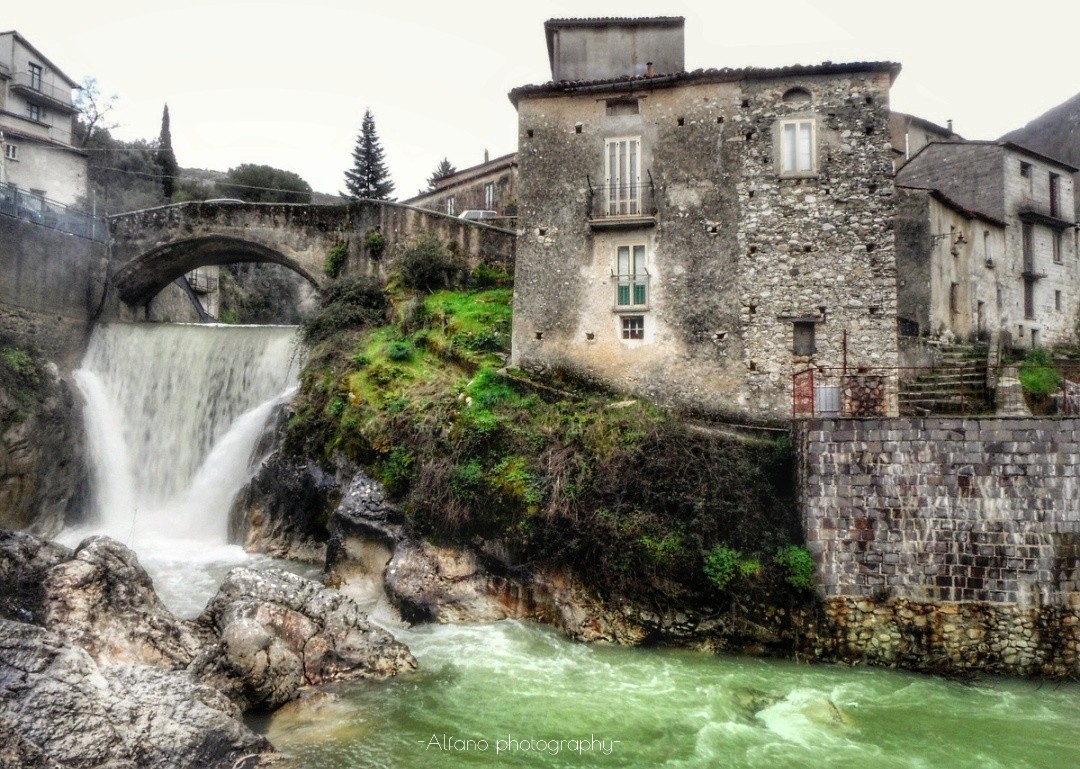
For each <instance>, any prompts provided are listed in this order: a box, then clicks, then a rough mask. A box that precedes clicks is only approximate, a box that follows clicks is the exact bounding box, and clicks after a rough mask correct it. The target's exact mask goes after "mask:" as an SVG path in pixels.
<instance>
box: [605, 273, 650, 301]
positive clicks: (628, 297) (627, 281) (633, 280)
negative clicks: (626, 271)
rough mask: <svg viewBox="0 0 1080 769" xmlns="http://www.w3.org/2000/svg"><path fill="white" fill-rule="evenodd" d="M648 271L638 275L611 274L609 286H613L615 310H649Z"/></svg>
mask: <svg viewBox="0 0 1080 769" xmlns="http://www.w3.org/2000/svg"><path fill="white" fill-rule="evenodd" d="M651 277H652V276H651V275H649V272H648V270H646V271H645V272H644V273H643V274H638V275H619V274H617V273H614V272H613V273H611V285H612V286H614V294H615V297H614V299H615V307H614V309H615V310H647V309H648V308H649V279H650V278H651Z"/></svg>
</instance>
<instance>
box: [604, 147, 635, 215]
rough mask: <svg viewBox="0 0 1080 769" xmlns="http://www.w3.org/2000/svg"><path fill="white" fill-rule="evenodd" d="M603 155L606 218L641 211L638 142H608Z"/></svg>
mask: <svg viewBox="0 0 1080 769" xmlns="http://www.w3.org/2000/svg"><path fill="white" fill-rule="evenodd" d="M604 149H605V153H604V189H605V201H606V203H607V215H608V216H634V215H636V214H638V213H640V211H641V139H639V138H636V137H633V138H620V139H608V140H607V143H606V144H605V147H604Z"/></svg>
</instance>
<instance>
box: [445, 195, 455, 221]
mask: <svg viewBox="0 0 1080 769" xmlns="http://www.w3.org/2000/svg"><path fill="white" fill-rule="evenodd" d="M446 214H447V216H455V215H456V214H457V199H456V196H454V195H451V196H450V197H448V198H447V199H446Z"/></svg>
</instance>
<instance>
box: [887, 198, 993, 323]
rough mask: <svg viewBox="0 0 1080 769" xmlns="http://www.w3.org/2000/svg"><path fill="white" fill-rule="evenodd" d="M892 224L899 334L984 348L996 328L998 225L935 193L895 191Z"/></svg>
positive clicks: (985, 216)
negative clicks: (976, 342)
mask: <svg viewBox="0 0 1080 769" xmlns="http://www.w3.org/2000/svg"><path fill="white" fill-rule="evenodd" d="M896 220H897V224H896V271H897V275H898V278H899V280H898V282H897V292H896V293H897V321H898V324H899V326H898V328H899V331H900V334H901V335H902V336H907V337H915V336H931V337H936V338H941V337H944V336H952V337H954V338H956V339H958V340H980V341H988V340H989V339H990V337H991V335H992V332H993V331H994V330H996V329H1001V328H1003V327H1004V325H1003V320H1002V313H1003V310H1004V305H1005V302H1004V301H1002V302H1001V303H1000V304H999V302H998V297H999V296H1000V297H1002V299H1003V300H1004V297H1005V296H1006V293H1007V287H1006V286H1003V285H1002V284H1001V278H1002V276H1003V273H1004V271H1003V270H999V269H997V268H998V266H999V263H1000V262H1001V260H1002V258H1003V257H1004V255H1005V243H1006V240H1005V223H1004V222H1003V221H1001V220H1000V219H995V218H993V217H991V216H988V215H987V214H983V213H980V212H978V211H973V210H971V209H968V208H965V207H964V206H962V205H960V204H959V203H957V202H956V201H954V200H952V199H950V198H949V197H948V196H946V195H945V194H943V193H942V192H941V191H939V190H935V189H926V188H919V187H905V186H902V185H899V184H898V185H897V186H896Z"/></svg>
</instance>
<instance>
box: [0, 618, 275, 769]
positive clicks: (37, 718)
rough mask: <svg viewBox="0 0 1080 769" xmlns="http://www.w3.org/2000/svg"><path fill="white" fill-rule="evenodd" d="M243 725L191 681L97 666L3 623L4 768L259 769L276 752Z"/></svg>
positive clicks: (59, 643) (36, 631) (221, 700)
mask: <svg viewBox="0 0 1080 769" xmlns="http://www.w3.org/2000/svg"><path fill="white" fill-rule="evenodd" d="M238 716H239V711H238V710H237V708H236V706H235V705H234V704H233V703H231V702H230V701H229V699H228V698H227V697H225V696H224V695H222V694H221V693H220V692H218V691H216V690H214V689H212V688H210V687H207V686H203V685H200V684H197V683H195V682H194V681H192V680H191V678H190V677H189V676H188V675H187V674H185V673H182V672H176V671H169V670H162V669H160V668H153V667H149V666H147V665H138V664H136V665H126V664H125V665H108V664H101V665H99V664H98V663H97V662H95V661H94V660H93V659H92V658H91V657H90V655H89V654H88V653H87V652H86V651H85V650H83V649H81V648H79V647H77V646H73V645H71V644H69V643H67V642H65V641H64V639H62V638H61V637H60V636H58V635H56V634H55V633H50V632H49V631H47V630H45V629H43V628H40V627H37V626H34V625H29V624H25V623H21V622H12V621H10V620H6V619H0V730H2V734H3V739H2V740H0V743H3V747H2V749H0V762H2V764H0V765H3V766H13V767H14V766H19V767H35V768H36V767H54V766H78V767H102V769H105V768H106V767H108V769H129V768H130V769H135V768H136V767H148V766H153V767H166V768H172V767H175V768H176V769H181V768H186V767H192V768H194V767H209V768H211V769H216V768H217V767H221V769H242V768H244V767H252V766H256V765H257V764H258V762H259V761H260V755H261V754H263V753H266V752H268V751H270V750H271V749H272V748H271V746H270V743H269V742H267V741H266V739H265V738H263V737H261V736H259V735H257V734H255V733H254V732H252V731H251V730H250V729H248V728H247V727H246V726H244V725H243V723H241V722H240V721H239V720H238V718H237V717H238Z"/></svg>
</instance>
